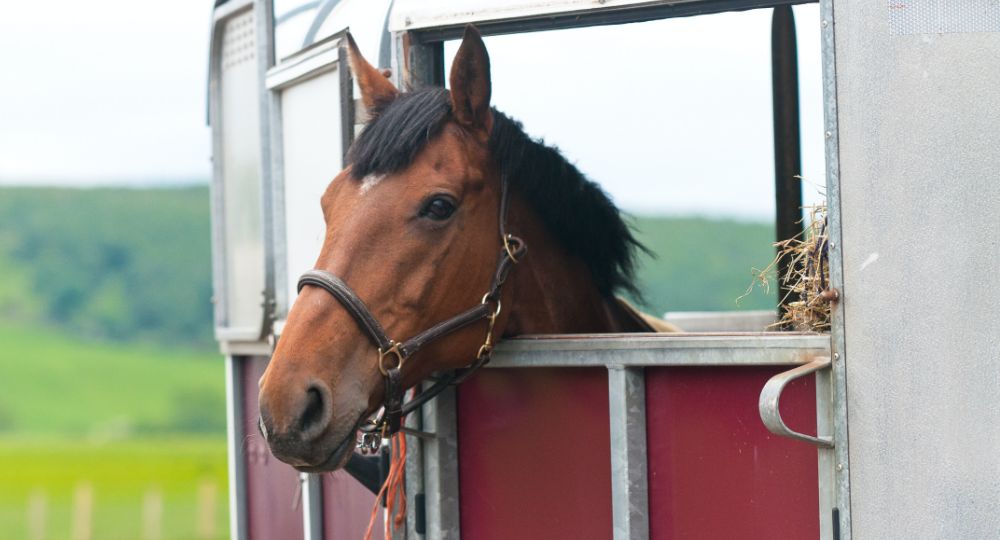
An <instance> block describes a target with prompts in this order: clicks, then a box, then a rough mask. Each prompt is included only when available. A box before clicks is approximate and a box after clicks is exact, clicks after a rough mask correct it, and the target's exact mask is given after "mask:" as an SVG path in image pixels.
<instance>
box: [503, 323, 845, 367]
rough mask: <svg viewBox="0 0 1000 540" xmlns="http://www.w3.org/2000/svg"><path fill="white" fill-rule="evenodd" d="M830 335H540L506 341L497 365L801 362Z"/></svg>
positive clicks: (824, 347)
mask: <svg viewBox="0 0 1000 540" xmlns="http://www.w3.org/2000/svg"><path fill="white" fill-rule="evenodd" d="M829 350H830V336H828V335H823V334H802V333H793V332H766V333H727V334H715V333H711V334H685V333H679V334H602V335H590V334H580V335H572V334H570V335H539V336H522V337H517V338H512V339H507V340H504V341H503V342H502V343H501V344H500V345H498V346H497V348H496V351H495V352H494V353H493V360H492V361H491V362H490V364H489V366H490V367H492V368H514V367H586V366H592V367H607V368H623V367H650V366H756V365H791V366H794V365H800V364H804V363H807V362H809V361H811V360H812V359H813V357H814V356H822V355H828V354H829Z"/></svg>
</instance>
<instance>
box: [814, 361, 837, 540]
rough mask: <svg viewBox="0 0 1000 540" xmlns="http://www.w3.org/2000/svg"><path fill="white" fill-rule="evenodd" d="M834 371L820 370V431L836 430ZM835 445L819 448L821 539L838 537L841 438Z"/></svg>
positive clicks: (818, 472) (817, 429)
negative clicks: (836, 515)
mask: <svg viewBox="0 0 1000 540" xmlns="http://www.w3.org/2000/svg"><path fill="white" fill-rule="evenodd" d="M832 377H833V374H832V373H831V370H829V369H821V370H819V371H817V372H816V433H833V432H834V428H833V410H834V406H835V404H834V402H833V382H832V381H831V379H832ZM833 444H834V447H833V448H822V447H820V448H818V449H817V452H816V469H817V470H816V474H817V485H818V486H819V538H820V540H835V538H836V537H835V536H834V533H833V528H834V525H833V509H834V508H836V506H837V503H836V501H837V490H836V485H837V483H836V474H837V470H836V463H837V455H836V450H837V438H836V436H834V438H833Z"/></svg>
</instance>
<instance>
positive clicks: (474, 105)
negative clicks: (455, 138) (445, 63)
mask: <svg viewBox="0 0 1000 540" xmlns="http://www.w3.org/2000/svg"><path fill="white" fill-rule="evenodd" d="M449 81H450V83H451V110H452V113H453V114H454V116H455V121H457V122H458V123H459V124H461V125H463V126H465V127H467V128H470V129H476V130H479V129H481V130H483V131H485V132H486V134H487V135H489V133H490V131H491V130H492V129H493V114H492V113H491V112H490V92H491V91H492V84H491V83H490V55H489V54H487V53H486V44H485V43H483V36H481V35H480V34H479V30H477V29H476V27H475V26H472V25H471V24H470V25H468V26H466V27H465V35H464V36H463V37H462V45H461V46H460V47H459V48H458V53H457V54H456V55H455V61H454V62H452V64H451V76H450V77H449Z"/></svg>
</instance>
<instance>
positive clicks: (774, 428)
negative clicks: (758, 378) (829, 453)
mask: <svg viewBox="0 0 1000 540" xmlns="http://www.w3.org/2000/svg"><path fill="white" fill-rule="evenodd" d="M829 367H830V359H829V358H828V357H820V358H817V359H815V360H813V361H812V362H809V363H808V364H802V365H801V366H799V367H797V368H795V369H790V370H788V371H785V372H783V373H779V374H777V375H775V376H774V377H771V378H770V379H768V381H767V384H765V385H764V388H763V390H761V391H760V402H759V403H758V405H757V406H758V408H759V409H760V419H761V420H762V421H763V422H764V425H765V426H767V429H768V430H769V431H770V432H771V433H774V434H775V435H781V436H782V437H788V438H790V439H796V440H799V441H805V442H807V443H811V444H814V445H816V446H819V447H820V448H833V437H831V436H823V435H818V434H817V436H816V437H813V436H812V435H806V434H804V433H799V432H798V431H792V430H791V429H789V428H788V426H786V425H785V421H784V420H782V418H781V410H780V409H779V403H780V401H781V393H782V392H783V391H784V390H785V386H788V383H790V382H792V381H794V380H795V379H799V378H802V377H804V376H806V375H809V374H811V373H815V372H817V371H819V370H821V369H827V368H829Z"/></svg>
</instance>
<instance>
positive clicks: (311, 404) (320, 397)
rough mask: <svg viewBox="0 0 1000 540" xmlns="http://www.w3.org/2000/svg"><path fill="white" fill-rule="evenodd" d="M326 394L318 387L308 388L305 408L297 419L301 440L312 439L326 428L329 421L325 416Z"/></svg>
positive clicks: (327, 416)
mask: <svg viewBox="0 0 1000 540" xmlns="http://www.w3.org/2000/svg"><path fill="white" fill-rule="evenodd" d="M325 398H326V393H325V392H323V391H322V389H321V388H320V387H318V386H310V387H309V388H308V389H307V390H306V406H305V409H303V410H302V416H301V417H300V418H299V429H301V430H302V435H303V438H305V439H312V438H315V437H316V436H318V435H319V434H320V433H322V432H323V430H324V428H326V424H327V422H328V419H329V415H328V414H327V404H326V402H327V400H326V399H325Z"/></svg>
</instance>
